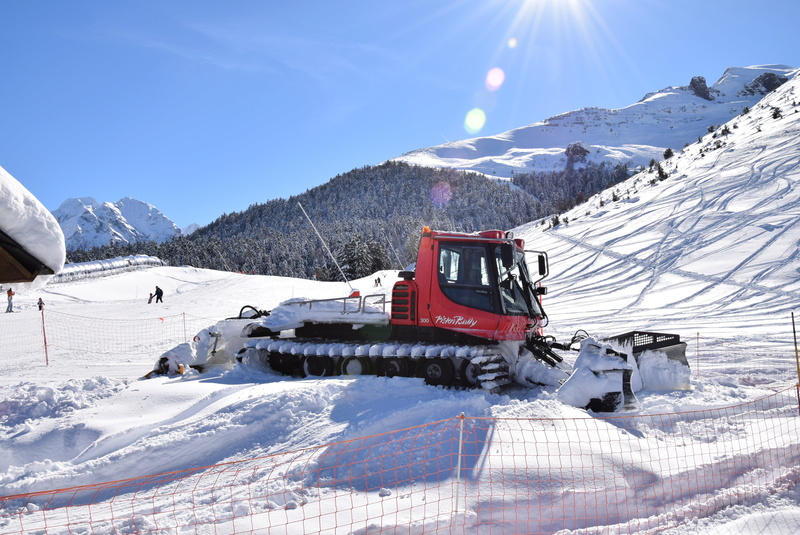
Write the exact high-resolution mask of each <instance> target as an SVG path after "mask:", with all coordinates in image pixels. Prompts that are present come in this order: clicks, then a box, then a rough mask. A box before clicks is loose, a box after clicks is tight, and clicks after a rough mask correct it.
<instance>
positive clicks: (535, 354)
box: [162, 227, 685, 392]
mask: <svg viewBox="0 0 800 535" xmlns="http://www.w3.org/2000/svg"><path fill="white" fill-rule="evenodd" d="M529 262H530V264H529ZM529 266H530V267H532V272H531V271H530V267H529ZM548 274H549V266H548V258H547V254H546V253H544V252H541V251H532V250H526V249H525V243H524V242H523V240H521V239H517V238H514V236H513V235H512V234H511V233H510V232H504V231H500V230H488V231H483V232H477V233H472V234H467V233H458V232H444V231H435V230H431V229H430V228H428V227H425V228H424V229H423V230H422V235H421V239H420V242H419V250H418V253H417V261H416V264H415V268H414V270H413V271H401V272H399V274H398V276H399V279H400V280H398V281H397V282H396V283H395V284H394V286H393V287H392V289H391V293H390V295H388V296H387V294H386V293H378V294H375V295H367V296H360V295H354V296H350V297H345V298H338V299H293V300H290V301H287V302H285V303H282V304H281V305H280V306H278V307H276V308H275V309H273V310H271V311H268V312H263V311H259V310H258V309H256V308H254V307H249V306H247V307H243V308H242V310H241V311H240V313H239V316H238V317H236V318H231V319H228V320H224V321H222V322H219V323H218V324H217V325H216V326H215V327H212V328H210V329H206V330H204V331H202V332H201V333H200V334H199V335H198V336H196V337H195V340H196V342H195V348H194V349H193V351H192V358H191V361H190V362H181V364H184V365H189V366H192V367H195V368H198V369H202V368H204V367H205V366H208V365H210V364H214V363H215V362H233V361H238V362H239V363H243V364H246V365H254V366H261V367H266V366H268V367H269V368H270V369H271V370H274V371H276V372H279V373H283V374H287V375H295V376H303V377H308V376H329V375H337V374H340V375H370V374H372V375H379V376H389V377H391V376H403V377H421V378H424V379H425V382H426V383H428V384H431V385H444V386H461V387H470V388H484V389H487V390H492V391H494V390H497V389H498V388H499V387H501V386H503V385H505V384H508V383H511V382H513V381H516V382H518V383H520V384H523V385H527V386H530V385H534V384H536V385H541V384H549V385H559V384H561V383H562V382H564V381H566V380H567V378H568V377H569V371H570V368H568V367H567V366H566V364H562V361H563V359H562V357H561V356H559V355H558V354H557V353H556V352H555V351H553V348H556V349H561V350H564V349H570V346H572V345H573V344H572V343H570V344H567V345H560V344H557V343H555V341H554V340H553V339H551V338H547V337H545V336H543V328H544V327H545V326H546V325H547V315H546V314H545V312H544V310H543V308H542V304H541V296H542V295H544V294H545V293H546V289H545V288H543V287H541V286H540V284H539V283H540V281H541V280H542V279H544V278H545V277H546V276H547V275H548ZM387 297H388V298H387ZM575 341H576V339H573V342H575ZM677 343H678V344H679V350H680V351H679V352H681V353H682V347H681V346H680V342H679V339H678V342H677ZM683 346H684V347H685V344H683ZM618 355H620V354H618ZM162 359H163V357H162ZM167 360H168V361H165V364H166V365H169V364H170V362H172V361H173V360H175V361H176V362H175V364H177V360H179V359H177V358H175V357H171V358H168V359H167ZM184 360H185V359H184ZM623 360H624V359H623ZM683 360H684V361H685V357H684V359H683ZM621 366H622V367H625V366H624V364H623V365H621ZM562 368H563V369H562ZM612 368H613V367H612ZM607 371H614V370H613V369H611V368H606V369H605V370H604V371H603V373H605V372H607ZM617 371H620V370H617ZM622 375H623V376H625V377H623V378H622V379H621V382H623V383H627V385H621V388H620V391H621V392H622V391H624V390H630V385H629V383H630V375H631V374H630V373H626V374H622Z"/></svg>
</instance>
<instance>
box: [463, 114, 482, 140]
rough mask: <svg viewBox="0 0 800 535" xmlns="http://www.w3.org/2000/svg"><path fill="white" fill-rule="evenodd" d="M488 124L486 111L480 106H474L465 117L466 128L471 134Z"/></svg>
mask: <svg viewBox="0 0 800 535" xmlns="http://www.w3.org/2000/svg"><path fill="white" fill-rule="evenodd" d="M485 124H486V112H484V111H483V110H482V109H480V108H472V109H471V110H469V111H468V112H467V117H466V119H464V130H466V131H467V132H468V133H470V134H477V133H478V132H480V131H481V130H482V129H483V126H484V125H485Z"/></svg>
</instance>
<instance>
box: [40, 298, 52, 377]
mask: <svg viewBox="0 0 800 535" xmlns="http://www.w3.org/2000/svg"><path fill="white" fill-rule="evenodd" d="M41 310H42V339H43V340H44V364H45V366H50V355H48V353H47V330H46V329H45V328H44V307H42V309H41Z"/></svg>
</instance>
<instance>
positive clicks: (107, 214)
mask: <svg viewBox="0 0 800 535" xmlns="http://www.w3.org/2000/svg"><path fill="white" fill-rule="evenodd" d="M53 215H54V216H55V218H56V220H57V221H58V223H59V224H60V225H61V229H62V230H63V232H64V237H65V238H66V243H67V250H68V251H74V250H78V249H91V248H92V247H97V246H101V245H108V244H110V243H123V244H124V243H136V242H141V241H154V242H157V243H161V242H163V241H166V240H169V239H171V238H173V237H175V236H178V235H180V234H181V230H180V229H179V228H178V226H177V225H176V224H175V223H174V222H173V221H172V220H171V219H169V218H168V217H166V216H165V215H164V214H163V213H161V211H160V210H158V209H157V208H156V207H155V206H153V205H152V204H148V203H146V202H142V201H138V200H136V199H132V198H130V197H125V198H123V199H120V200H119V201H117V202H115V203H110V202H104V203H98V202H97V201H96V200H94V199H93V198H92V197H81V198H78V199H67V200H66V201H64V202H63V203H61V206H59V207H58V209H56V210H54V211H53Z"/></svg>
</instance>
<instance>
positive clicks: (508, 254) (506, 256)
mask: <svg viewBox="0 0 800 535" xmlns="http://www.w3.org/2000/svg"><path fill="white" fill-rule="evenodd" d="M500 260H501V261H502V262H503V267H504V268H506V269H511V267H512V266H513V265H514V246H513V245H512V244H510V243H503V244H501V245H500Z"/></svg>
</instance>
